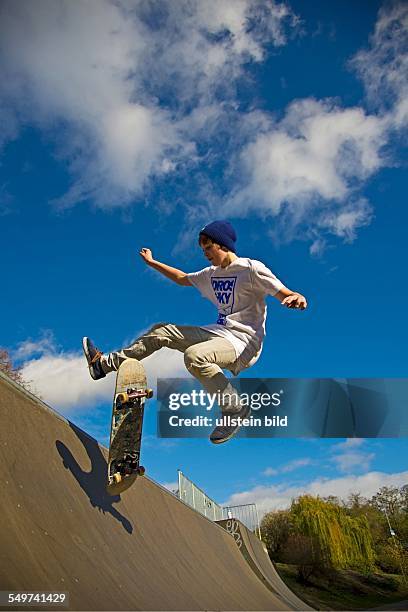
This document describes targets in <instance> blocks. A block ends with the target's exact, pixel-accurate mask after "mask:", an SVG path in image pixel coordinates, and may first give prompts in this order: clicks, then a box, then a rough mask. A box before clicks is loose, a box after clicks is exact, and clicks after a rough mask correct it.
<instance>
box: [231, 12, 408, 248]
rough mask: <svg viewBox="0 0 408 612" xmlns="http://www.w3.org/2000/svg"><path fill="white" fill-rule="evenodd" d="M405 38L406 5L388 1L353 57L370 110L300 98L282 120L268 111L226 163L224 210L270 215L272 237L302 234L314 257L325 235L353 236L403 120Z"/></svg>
mask: <svg viewBox="0 0 408 612" xmlns="http://www.w3.org/2000/svg"><path fill="white" fill-rule="evenodd" d="M407 41H408V6H407V4H406V3H399V4H398V3H390V4H387V5H386V6H385V7H383V8H382V9H381V10H380V12H379V15H378V20H377V23H376V27H375V32H374V34H373V35H372V37H371V39H370V47H369V48H368V49H365V50H361V51H360V52H359V53H357V55H356V56H355V57H354V58H353V59H352V60H351V61H350V65H351V66H352V68H353V69H354V70H356V72H357V74H358V75H359V76H360V78H361V79H362V80H363V83H364V85H365V87H366V91H367V94H368V99H369V101H370V104H371V111H372V112H368V111H367V110H365V109H364V108H363V107H362V106H361V107H353V108H344V107H342V106H341V104H340V102H339V101H338V100H315V99H303V100H296V101H294V102H292V103H291V104H290V105H289V106H288V108H287V109H286V113H285V115H284V117H283V118H282V119H281V120H280V121H277V120H272V118H270V117H267V116H266V115H265V118H264V121H263V125H259V126H258V128H257V129H255V130H254V132H253V136H252V138H251V139H250V140H249V142H247V143H246V144H245V145H244V146H243V147H242V148H241V149H240V151H239V154H238V155H237V156H236V158H235V159H234V160H233V162H232V164H231V172H232V173H233V175H234V180H235V183H236V187H235V191H233V192H232V193H231V194H230V195H229V196H228V198H227V202H226V211H227V213H229V214H230V215H231V216H232V215H236V216H246V215H247V214H248V211H250V212H252V213H254V212H255V213H257V214H258V215H260V216H261V217H263V218H268V217H274V227H275V229H274V232H273V238H274V239H275V240H280V241H290V240H291V239H293V238H294V237H298V236H300V235H302V236H303V237H305V236H306V237H307V238H309V239H311V240H312V244H311V249H310V252H311V254H312V255H319V254H320V253H321V252H322V251H323V250H324V249H325V247H326V240H325V238H324V236H325V235H327V234H333V235H335V236H337V237H339V238H342V239H343V240H344V241H346V242H351V241H353V240H354V239H355V237H356V232H357V230H358V229H359V228H361V227H363V226H365V225H367V224H369V223H370V222H371V220H372V217H373V210H372V207H371V205H370V203H369V202H368V201H367V200H366V198H364V197H363V196H362V195H361V190H362V188H363V187H364V186H365V184H366V182H367V180H368V179H369V178H370V177H371V176H373V175H374V174H375V173H376V172H377V171H378V170H379V169H381V168H382V167H384V166H387V165H392V164H393V161H392V160H391V156H390V153H389V152H388V151H387V152H385V145H389V143H390V141H391V139H392V137H393V135H394V134H395V132H396V131H399V130H401V128H403V127H404V126H406V125H407V123H408V52H407V48H408V47H407ZM268 120H269V126H267V127H265V123H266V122H267V121H268ZM271 235H272V234H271Z"/></svg>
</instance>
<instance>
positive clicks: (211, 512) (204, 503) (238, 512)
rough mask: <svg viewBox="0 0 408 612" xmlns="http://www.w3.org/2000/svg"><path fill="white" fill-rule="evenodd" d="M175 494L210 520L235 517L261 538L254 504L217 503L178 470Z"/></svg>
mask: <svg viewBox="0 0 408 612" xmlns="http://www.w3.org/2000/svg"><path fill="white" fill-rule="evenodd" d="M177 496H178V497H179V498H180V499H181V500H183V502H185V503H186V504H188V505H189V506H191V508H194V510H197V512H200V514H203V515H204V516H206V517H207V518H209V519H210V520H212V521H221V520H222V519H228V518H235V519H238V520H239V521H241V523H243V524H244V525H246V527H248V529H250V530H251V531H253V532H254V533H255V534H256V535H257V536H258V537H259V539H261V530H260V526H259V516H258V510H257V507H256V504H244V505H242V506H226V507H225V508H224V507H222V506H220V505H219V504H217V502H215V501H214V500H213V499H211V497H208V495H207V494H206V493H204V491H203V490H202V489H200V488H199V487H197V485H196V484H194V482H193V481H192V480H190V479H189V478H187V476H185V475H184V474H183V472H181V470H178V491H177Z"/></svg>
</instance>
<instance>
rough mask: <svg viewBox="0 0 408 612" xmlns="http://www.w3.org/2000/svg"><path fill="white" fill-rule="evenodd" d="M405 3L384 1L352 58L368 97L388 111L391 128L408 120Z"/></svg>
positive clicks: (407, 27)
mask: <svg viewBox="0 0 408 612" xmlns="http://www.w3.org/2000/svg"><path fill="white" fill-rule="evenodd" d="M407 43H408V5H407V3H406V2H399V3H398V2H393V3H387V4H386V5H385V6H384V7H382V8H381V9H380V11H379V14H378V19H377V23H376V25H375V30H374V33H373V35H372V36H371V37H370V46H369V47H368V48H367V49H362V50H361V51H360V52H359V53H357V55H356V56H355V57H354V58H353V59H352V61H351V66H352V67H353V68H354V69H356V70H357V72H358V74H359V75H360V77H361V78H362V80H363V82H364V85H365V88H366V91H367V94H368V97H369V100H370V102H371V103H372V104H373V106H374V107H376V108H379V109H380V111H382V112H385V113H390V117H389V118H390V120H391V121H392V122H393V123H394V125H395V127H397V128H398V127H402V126H403V125H406V124H407V123H408V47H407Z"/></svg>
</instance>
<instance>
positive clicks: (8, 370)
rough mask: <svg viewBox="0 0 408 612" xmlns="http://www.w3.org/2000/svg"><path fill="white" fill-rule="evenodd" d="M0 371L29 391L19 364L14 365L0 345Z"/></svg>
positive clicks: (6, 351)
mask: <svg viewBox="0 0 408 612" xmlns="http://www.w3.org/2000/svg"><path fill="white" fill-rule="evenodd" d="M0 372H3V374H6V376H8V377H9V378H11V380H14V382H16V383H18V384H19V385H21V386H22V387H24V388H25V389H27V391H30V383H29V382H28V381H26V380H24V378H23V375H22V373H21V366H15V365H14V364H13V362H12V359H11V357H10V353H9V352H8V350H7V349H5V348H3V347H0Z"/></svg>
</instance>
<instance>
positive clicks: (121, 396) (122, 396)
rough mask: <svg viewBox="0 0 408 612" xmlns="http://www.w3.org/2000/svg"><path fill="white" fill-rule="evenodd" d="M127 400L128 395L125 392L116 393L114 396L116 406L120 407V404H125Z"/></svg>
mask: <svg viewBox="0 0 408 612" xmlns="http://www.w3.org/2000/svg"><path fill="white" fill-rule="evenodd" d="M128 401H129V397H128V394H127V393H118V394H117V396H116V402H115V404H116V408H121V407H122V404H126V402H128Z"/></svg>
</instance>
